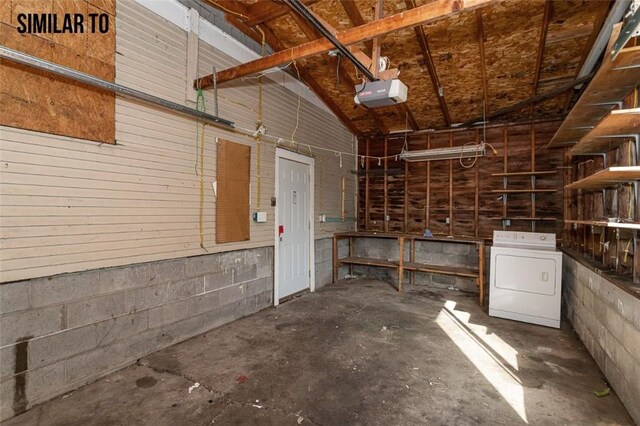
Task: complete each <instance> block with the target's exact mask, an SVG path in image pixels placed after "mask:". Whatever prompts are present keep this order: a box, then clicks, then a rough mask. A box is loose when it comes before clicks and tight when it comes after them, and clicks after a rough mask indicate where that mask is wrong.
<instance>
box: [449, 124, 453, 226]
mask: <svg viewBox="0 0 640 426" xmlns="http://www.w3.org/2000/svg"><path fill="white" fill-rule="evenodd" d="M449 147H453V132H450V133H449ZM449 235H453V160H449Z"/></svg>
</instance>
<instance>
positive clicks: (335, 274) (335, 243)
mask: <svg viewBox="0 0 640 426" xmlns="http://www.w3.org/2000/svg"><path fill="white" fill-rule="evenodd" d="M337 282H338V237H333V283H334V284H335V283H337Z"/></svg>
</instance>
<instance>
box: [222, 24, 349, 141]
mask: <svg viewBox="0 0 640 426" xmlns="http://www.w3.org/2000/svg"><path fill="white" fill-rule="evenodd" d="M227 20H228V21H229V22H230V23H231V24H232V25H233V26H235V27H236V28H238V29H239V30H240V31H242V32H243V33H244V34H246V35H247V36H249V37H251V39H253V40H254V41H256V42H257V43H261V42H262V35H261V34H260V33H259V31H255V27H254V28H249V27H248V26H247V25H246V24H245V23H244V22H243V21H241V20H239V19H237V18H236V17H233V16H227ZM259 27H260V29H261V30H262V31H263V32H264V35H265V40H266V43H267V44H268V45H269V46H271V48H272V49H273V50H275V51H279V50H283V49H286V46H285V45H284V44H283V43H282V41H280V39H278V38H277V37H276V36H275V34H274V33H273V31H272V30H271V28H270V27H269V25H268V24H262V25H259ZM298 72H299V73H300V79H301V80H302V81H303V82H304V83H305V84H306V85H307V86H309V87H310V88H311V90H313V91H314V93H315V94H316V95H317V96H318V97H319V98H320V99H321V100H322V101H323V102H324V103H325V105H327V107H328V108H329V109H330V110H331V111H333V113H334V114H335V115H336V116H337V117H338V119H340V121H341V122H342V123H343V124H344V125H345V126H346V127H347V128H348V129H349V130H351V132H353V133H354V134H359V133H360V129H358V128H357V127H356V126H355V124H354V123H353V122H352V120H351V119H349V117H347V116H346V114H344V112H342V110H341V109H340V107H339V106H338V104H336V103H335V101H334V100H333V99H332V98H331V96H329V95H328V94H327V92H326V91H325V89H324V88H323V87H322V86H320V85H319V84H318V83H317V82H316V81H315V79H314V78H313V77H312V76H311V74H309V71H308V70H307V68H306V67H304V66H302V65H301V64H299V65H298Z"/></svg>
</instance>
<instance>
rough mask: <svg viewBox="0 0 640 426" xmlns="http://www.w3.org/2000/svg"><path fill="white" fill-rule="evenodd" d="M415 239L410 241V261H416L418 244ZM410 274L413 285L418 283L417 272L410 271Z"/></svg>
mask: <svg viewBox="0 0 640 426" xmlns="http://www.w3.org/2000/svg"><path fill="white" fill-rule="evenodd" d="M415 242H416V241H415V240H414V239H413V238H412V239H411V240H410V241H409V261H410V262H415V261H416V244H415ZM409 274H410V278H409V282H410V283H411V285H413V284H415V283H416V273H415V271H411V272H409Z"/></svg>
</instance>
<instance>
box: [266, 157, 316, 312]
mask: <svg viewBox="0 0 640 426" xmlns="http://www.w3.org/2000/svg"><path fill="white" fill-rule="evenodd" d="M281 159H285V160H291V161H295V162H297V163H301V164H305V165H307V166H309V190H308V191H307V202H308V206H309V291H310V292H313V291H315V289H316V274H315V269H316V262H315V257H316V255H315V222H314V220H313V218H314V217H315V213H314V211H315V209H314V203H315V197H314V192H315V183H314V176H315V170H314V169H315V160H314V159H313V158H311V157H307V156H306V155H302V154H297V153H295V152H291V151H289V150H286V149H282V148H276V182H275V187H276V190H275V193H276V206H275V213H274V217H275V224H274V227H273V235H274V237H273V241H274V250H273V306H278V305H279V304H280V244H279V241H278V240H279V238H280V237H279V235H278V226H279V222H280V215H279V214H278V211H279V208H280V206H279V203H280V200H279V195H280V160H281ZM285 231H286V230H285Z"/></svg>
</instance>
